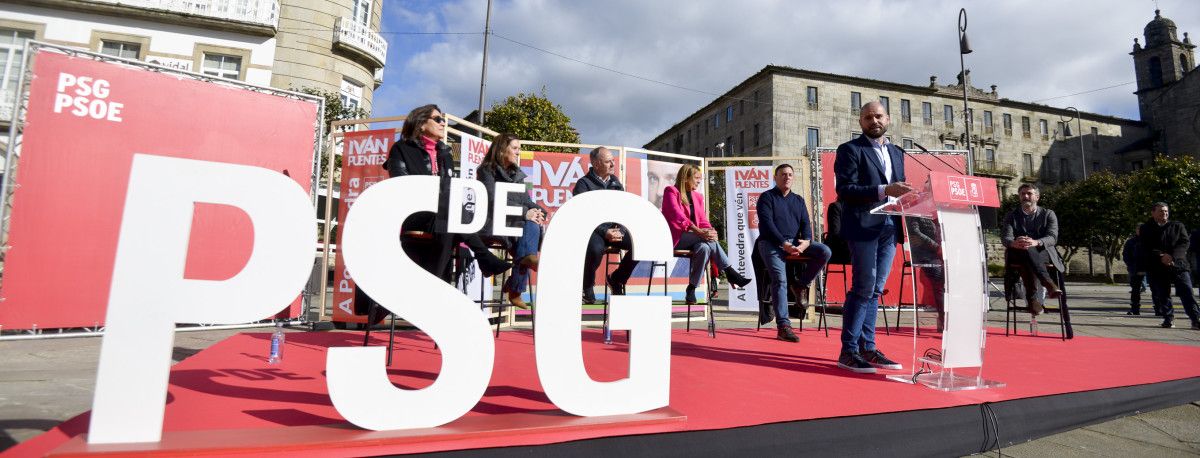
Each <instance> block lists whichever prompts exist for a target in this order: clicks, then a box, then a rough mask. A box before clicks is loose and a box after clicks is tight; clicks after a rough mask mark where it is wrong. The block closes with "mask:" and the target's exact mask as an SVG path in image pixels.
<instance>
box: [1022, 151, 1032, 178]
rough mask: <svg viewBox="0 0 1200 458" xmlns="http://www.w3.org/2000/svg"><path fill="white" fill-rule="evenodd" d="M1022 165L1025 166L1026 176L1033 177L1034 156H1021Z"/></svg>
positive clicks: (1027, 154) (1026, 154)
mask: <svg viewBox="0 0 1200 458" xmlns="http://www.w3.org/2000/svg"><path fill="white" fill-rule="evenodd" d="M1021 160H1022V161H1024V162H1023V163H1022V164H1023V165H1024V166H1025V176H1027V177H1031V176H1033V155H1032V154H1029V153H1025V154H1022V155H1021Z"/></svg>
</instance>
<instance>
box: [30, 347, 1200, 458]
mask: <svg viewBox="0 0 1200 458" xmlns="http://www.w3.org/2000/svg"><path fill="white" fill-rule="evenodd" d="M620 335H621V334H620V333H619V332H618V337H620ZM583 336H584V352H585V361H586V365H587V368H588V372H589V373H590V374H591V375H592V377H593V378H594V379H596V380H601V381H605V380H615V379H618V378H622V377H624V376H625V367H626V363H627V356H628V353H627V350H628V347H627V346H626V345H625V344H624V343H623V339H618V341H619V342H621V343H618V344H615V345H604V344H603V343H601V342H600V334H599V332H598V331H590V330H589V331H584V332H583ZM774 336H775V331H774V329H763V330H762V331H757V332H756V331H755V330H754V329H723V330H721V331H720V332H718V334H717V338H716V339H712V338H709V337H708V336H707V334H706V333H705V332H703V331H692V332H691V333H686V332H683V331H682V330H676V331H674V335H673V344H672V359H671V384H672V387H671V409H673V410H675V411H677V412H678V413H679V414H681V415H683V416H686V419H685V420H682V419H680V417H678V416H672V415H670V414H669V413H663V412H660V413H657V414H651V415H649V416H643V417H639V418H632V417H631V418H628V419H623V420H625V421H624V422H618V423H616V424H613V423H604V422H596V421H592V420H588V419H579V418H577V417H569V416H566V414H564V413H562V412H561V411H559V410H557V409H556V408H555V407H554V406H553V405H552V404H551V403H550V402H549V400H548V399H547V398H546V396H545V395H544V394H543V392H542V389H541V386H540V384H539V382H538V379H537V375H536V374H537V372H536V369H535V367H534V354H533V345H532V336H531V335H530V334H529V333H528V332H505V333H502V334H501V335H500V337H499V339H497V341H496V363H495V372H494V374H493V376H492V381H491V384H490V387H489V388H488V390H487V393H486V394H485V396H484V398H483V399H482V400H481V401H480V402H479V404H478V405H477V406H476V407H475V408H474V410H472V412H471V413H469V414H468V415H467V416H465V417H463V418H460V419H459V420H457V421H455V422H453V423H450V424H449V425H446V426H443V427H442V428H435V431H427V432H432V433H434V435H433V436H427V437H425V438H424V439H419V438H414V437H413V436H412V434H411V433H396V432H370V431H363V430H360V429H358V428H355V427H354V426H352V425H349V424H348V423H346V422H345V420H344V419H342V418H341V417H340V416H339V415H338V414H337V412H336V411H335V410H334V408H333V406H332V405H331V403H330V400H329V397H328V395H327V392H326V388H325V378H324V365H325V354H326V349H327V348H329V347H334V346H356V345H359V344H361V343H362V334H361V333H357V332H325V333H290V334H288V336H287V337H288V339H287V347H286V350H285V352H284V358H285V359H284V362H283V363H282V364H280V365H275V366H272V365H268V364H267V362H266V354H267V350H268V346H269V338H270V335H269V334H265V333H250V334H241V335H237V336H234V337H231V338H229V339H227V340H225V341H223V342H220V343H218V344H216V345H213V346H212V347H210V348H209V349H207V350H204V351H203V352H200V353H199V354H196V355H195V356H192V357H190V358H188V359H186V360H184V361H182V362H180V363H178V364H177V365H175V366H174V367H173V369H172V372H171V379H170V380H171V384H170V388H169V394H168V399H167V403H168V404H167V409H166V419H165V427H164V431H165V432H164V441H163V442H162V443H160V444H159V445H157V446H150V447H144V448H143V449H142V450H143V451H148V452H165V453H167V454H195V453H218V454H233V453H249V454H254V455H272V454H281V455H289V456H296V455H297V454H302V455H306V454H312V455H321V456H330V455H344V456H361V455H378V454H400V453H417V452H435V451H449V450H469V449H484V448H493V447H513V446H533V445H542V444H560V446H562V447H569V446H572V444H575V445H579V444H586V446H590V447H600V448H602V449H603V448H604V447H603V446H601V445H599V444H602V443H603V442H600V443H597V442H595V441H584V442H573V441H580V440H583V439H597V438H611V439H603V440H613V441H619V440H622V439H624V440H626V441H629V442H623V443H621V444H622V445H620V447H623V448H625V449H626V450H624V451H623V453H625V452H629V453H630V454H631V453H633V452H636V451H645V450H652V449H653V448H654V447H667V446H672V445H669V444H672V443H684V442H686V443H688V444H696V443H699V444H700V445H701V446H702V447H700V448H699V449H698V450H706V451H708V452H712V453H716V452H720V453H724V452H734V451H739V450H742V451H745V450H758V451H762V450H764V448H762V447H766V448H770V447H778V446H782V444H784V443H785V442H787V441H790V444H791V445H789V447H792V448H791V450H793V452H795V451H804V450H805V448H804V447H805V446H806V445H805V444H810V443H811V444H814V446H815V444H816V443H817V442H819V441H820V440H822V437H811V436H809V437H794V436H797V435H798V434H790V435H789V434H788V433H787V430H779V429H778V428H780V427H782V426H786V425H792V426H796V427H799V426H805V425H808V426H813V425H825V428H826V430H829V431H834V432H837V431H841V430H842V429H848V428H851V426H847V425H850V424H849V423H837V422H838V421H861V420H862V419H869V418H874V419H875V424H877V426H875V427H872V428H881V429H886V426H887V425H890V427H895V428H899V430H901V431H904V434H912V435H923V436H926V437H930V438H933V439H932V440H931V441H930V442H929V443H930V444H939V443H942V442H945V441H944V440H941V439H937V438H938V437H939V436H938V434H949V432H948V431H950V430H952V429H953V428H951V427H950V426H940V424H941V423H946V424H948V425H956V424H957V423H961V422H960V421H958V420H954V419H953V418H954V417H953V416H942V417H937V416H930V415H934V414H939V413H940V414H942V415H949V414H950V413H953V412H958V413H957V414H956V415H959V416H960V417H962V416H963V415H969V416H970V418H972V419H976V417H979V416H980V414H979V409H978V408H976V406H979V405H988V406H998V407H1003V406H1006V405H1008V406H1023V407H1020V408H1019V409H1016V410H1020V411H1021V412H1026V413H1027V414H1028V415H1031V418H1034V419H1036V420H1037V421H1045V420H1046V419H1045V418H1043V417H1046V416H1047V415H1046V413H1047V409H1050V410H1049V412H1050V413H1055V414H1057V415H1056V416H1058V417H1062V418H1074V419H1077V420H1071V421H1075V422H1079V421H1096V419H1099V418H1102V417H1106V416H1107V417H1112V416H1116V415H1119V414H1123V412H1126V409H1128V410H1133V409H1144V408H1147V407H1148V406H1152V405H1158V404H1162V403H1164V402H1169V398H1172V397H1185V396H1188V395H1191V394H1195V393H1196V392H1197V391H1196V390H1197V389H1200V383H1197V382H1200V378H1198V377H1200V364H1198V363H1200V348H1195V347H1184V346H1174V345H1167V344H1157V343H1150V342H1142V341H1134V340H1122V339H1105V338H1093V337H1076V338H1075V339H1073V340H1069V341H1065V342H1064V341H1061V340H1059V338H1058V337H1057V336H1051V335H1043V336H1041V337H1030V336H1018V337H1004V336H1003V331H1000V334H999V335H997V334H995V333H993V334H992V335H990V336H989V339H988V342H987V343H988V349H987V354H986V363H985V364H986V366H985V370H986V373H985V376H986V377H987V378H989V379H994V380H999V381H1003V382H1005V383H1007V386H1006V387H1004V388H1000V389H992V390H981V391H961V392H952V393H945V392H939V391H934V390H931V389H929V388H926V387H924V386H921V385H907V384H903V383H897V382H892V381H887V380H885V379H884V376H885V375H886V374H887V373H889V372H888V371H882V372H881V373H879V374H874V375H857V374H852V373H850V372H847V371H843V370H839V369H837V368H836V367H835V364H836V355H837V352H838V348H839V341H838V337H837V330H836V329H835V330H833V331H832V332H831V333H830V336H829V337H825V335H824V333H823V332H818V331H814V330H811V329H810V330H806V331H805V332H803V333H802V334H801V341H800V343H798V344H793V343H786V342H782V341H779V340H775V339H774ZM909 336H910V335H898V334H897V333H893V334H892V335H891V336H886V335H883V334H880V336H879V341H880V347H881V350H883V351H885V352H887V353H888V354H889V355H891V356H893V357H894V358H896V359H898V360H901V359H903V360H904V361H902V362H903V363H905V364H906V365H907V363H908V361H907V356H906V355H908V354H909V351H910V349H911V337H909ZM372 338H373V340H374V342H375V343H376V344H379V345H386V338H387V334H386V333H378V334H373V335H372ZM934 345H936V343H935V342H934V341H930V342H929V344H928V345H922V346H921V347H920V348H925V347H929V346H934ZM439 367H440V356H439V354H438V351H437V350H436V349H435V348H434V345H433V343H432V342H431V341H430V340H429V339H428V338H427V337H426V336H425V335H424V334H422V333H419V332H402V333H398V335H397V346H396V352H395V359H394V361H393V364H392V366H391V368H390V369H389V373H390V374H391V376H392V381H393V383H395V384H396V385H397V386H401V387H405V388H420V387H424V386H428V385H429V384H430V383H432V381H433V380H434V378H435V377H436V376H437V372H438V370H439ZM891 373H907V367H906V370H905V371H896V372H891ZM1172 381H1178V382H1172ZM1164 382H1167V383H1164ZM1172 383H1173V384H1172ZM1180 383H1182V384H1183V385H1180ZM1135 386H1137V387H1136V388H1131V389H1130V390H1136V391H1119V390H1111V389H1114V388H1118V387H1135ZM1156 387H1162V389H1157V388H1156ZM1156 389H1157V391H1156ZM1096 390H1107V391H1103V392H1100V391H1096ZM1163 390H1166V391H1163ZM1172 390H1173V391H1172ZM1083 392H1091V393H1107V394H1105V395H1104V396H1101V397H1098V398H1097V397H1086V396H1087V393H1083ZM1065 393H1082V394H1080V395H1079V396H1083V397H1079V396H1077V397H1071V395H1067V396H1054V395H1064V394H1065ZM1172 393H1174V394H1172ZM1180 393H1182V394H1180ZM1048 396H1051V397H1048ZM1031 398H1038V399H1031ZM1020 399H1026V400H1030V402H1028V403H1025V404H1019V403H1011V404H1006V403H1007V402H1008V401H1013V400H1020ZM1195 399H1196V398H1180V399H1177V400H1176V401H1177V402H1176V403H1185V402H1189V401H1193V400H1195ZM1139 400H1142V401H1139ZM1139 402H1140V403H1139ZM1156 403H1157V404H1156ZM964 406H967V407H972V408H974V409H975V410H973V411H968V410H954V408H957V407H964ZM1036 406H1040V407H1036ZM379 408H381V409H402V408H404V407H403V406H385V405H380V406H379ZM1039 409H1040V410H1039ZM997 410H1000V411H1002V412H1001V415H1000V418H1001V419H1004V418H1007V419H1008V420H1007V421H1011V422H1012V423H1013V424H1019V423H1023V422H1024V423H1028V422H1026V421H1024V420H1020V418H1021V417H1019V416H1014V415H1016V414H1015V413H1014V412H1015V411H1016V410H1013V408H1010V409H1009V410H1008V411H1003V410H1004V409H1001V408H998V409H997ZM1030 412H1041V413H1030ZM887 414H905V415H908V416H904V417H899V416H896V417H889V416H887ZM656 415H657V416H656ZM921 415H925V416H924V417H922V416H921ZM546 417H562V418H561V420H562V421H560V424H559V426H555V427H534V428H533V429H520V428H521V426H520V425H522V424H525V423H523V422H526V421H527V420H530V419H534V420H537V419H538V418H542V419H544V418H546ZM848 417H852V418H848ZM821 419H825V420H821ZM1089 419H1090V420H1089ZM593 420H594V419H593ZM881 420H882V422H881ZM984 421H985V423H986V422H987V420H984ZM995 421H997V422H999V421H1000V420H995ZM1071 421H1067V422H1066V423H1063V424H1062V425H1059V427H1060V429H1061V427H1062V426H1064V425H1068V424H1070V423H1071ZM897 422H903V424H896V423H897ZM505 423H508V424H509V426H511V427H510V428H508V429H506V430H498V431H492V432H490V433H488V432H479V431H478V429H479V425H489V424H496V425H503V424H505ZM537 423H538V422H537V421H534V422H533V423H531V424H537ZM543 423H544V422H543ZM1085 424H1086V423H1085ZM757 425H767V426H757ZM781 425H782V426H781ZM869 425H870V423H869V422H868V423H863V424H861V425H860V426H859V427H867V426H869ZM878 425H885V426H878ZM1005 426H1006V431H1002V432H1008V433H1009V435H1006V436H1004V438H1005V439H1007V440H1010V441H1011V440H1013V439H1014V438H1015V437H1017V434H1016V431H1017V430H1018V429H1019V428H1016V427H1014V426H1012V425H1009V424H1006V425H1005ZM831 427H832V428H835V429H832V430H830V429H829V428H831ZM976 427H977V426H970V428H971V429H975V428H976ZM1048 427H1053V426H1048ZM484 428H485V429H486V428H487V427H486V426H484ZM730 428H739V429H738V430H737V431H739V434H740V435H733V436H728V435H720V433H723V432H726V431H718V430H728V429H730ZM755 428H760V429H755ZM86 429H87V414H83V415H80V416H79V417H76V418H74V419H71V420H69V421H67V422H64V423H63V424H61V425H60V426H58V427H57V428H55V429H53V430H51V431H49V432H47V433H45V434H43V435H41V436H39V437H37V438H34V439H32V440H30V441H27V442H25V443H22V444H20V445H18V446H16V447H14V448H12V449H10V450H9V451H8V453H10V454H13V455H22V456H26V455H44V454H51V455H63V456H66V455H72V454H77V453H88V452H105V451H115V450H116V449H123V450H124V451H125V452H130V451H135V452H136V451H137V450H129V448H128V447H93V448H88V447H87V446H86V444H85V441H84V437H85V433H86ZM702 431H707V432H708V433H707V434H709V435H708V436H705V435H704V434H705V433H699V432H702ZM794 431H800V430H793V432H794ZM858 431H859V434H862V433H863V431H862V430H858ZM869 431H872V432H873V433H874V431H875V429H870V430H869ZM693 432H696V433H695V435H693V436H688V434H692V433H693ZM728 432H732V431H728ZM1002 432H998V434H1000V433H1002ZM1049 432H1052V431H1046V433H1047V434H1048V433H1049ZM660 433H673V434H660ZM648 434H649V435H652V436H637V435H648ZM776 434H783V435H788V436H789V437H788V438H787V439H786V440H782V439H780V440H776V439H774V436H775V435H776ZM880 434H883V432H882V430H880ZM822 435H823V436H831V437H834V436H839V435H838V434H832V433H831V434H824V433H822ZM841 435H843V436H844V435H845V433H841ZM637 437H641V438H642V440H645V438H647V437H649V438H655V439H654V441H651V442H642V443H638V442H636V441H635V440H634V438H637ZM738 437H741V438H743V439H742V440H740V441H739V439H737V438H738ZM848 437H852V436H848ZM672 438H674V439H672ZM749 438H759V439H754V440H760V439H761V440H763V441H767V442H769V443H767V442H764V443H763V444H761V445H762V447H760V448H757V449H755V447H754V446H755V445H756V444H754V443H753V440H750V439H749ZM684 439H686V441H684ZM826 439H830V437H826ZM831 440H832V439H831ZM705 441H711V442H712V443H710V444H707V445H705V444H704V442H705ZM976 441H977V440H976ZM614 444H616V442H614ZM826 445H828V444H826ZM859 445H860V448H859V450H872V449H870V448H866V449H864V448H861V447H862V444H859ZM580 446H581V447H583V445H580ZM793 446H794V447H793ZM639 447H640V448H639ZM647 447H648V448H647ZM795 447H799V448H795ZM817 449H820V447H818V448H817ZM505 450H508V451H512V449H495V448H493V449H491V450H488V451H487V452H488V453H491V454H495V453H497V452H502V451H505ZM550 450H556V451H558V452H563V451H566V450H569V449H562V450H558V449H550ZM550 450H547V451H548V452H549V451H550ZM579 450H584V451H586V449H579ZM610 450H612V449H611V448H610ZM630 450H632V451H630ZM809 450H813V449H809ZM918 450H923V451H924V452H925V453H930V452H933V451H934V450H932V449H929V448H925V449H918ZM576 451H578V450H576ZM676 451H679V450H676ZM880 451H882V450H880ZM968 453H969V451H968ZM584 454H587V453H584ZM900 454H901V455H903V454H905V453H900ZM960 454H961V453H960Z"/></svg>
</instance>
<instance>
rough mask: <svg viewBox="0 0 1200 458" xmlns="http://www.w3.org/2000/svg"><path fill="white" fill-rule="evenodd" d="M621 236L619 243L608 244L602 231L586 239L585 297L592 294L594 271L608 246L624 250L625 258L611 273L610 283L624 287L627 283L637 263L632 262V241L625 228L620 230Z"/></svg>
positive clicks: (601, 260)
mask: <svg viewBox="0 0 1200 458" xmlns="http://www.w3.org/2000/svg"><path fill="white" fill-rule="evenodd" d="M621 234H623V235H624V236H625V238H623V239H621V241H620V242H615V243H608V242H606V241H605V240H604V231H600V232H592V238H591V239H588V246H587V254H585V255H584V258H583V291H584V295H585V296H588V297H591V296H592V294H593V293H592V288H594V287H595V286H596V269H599V268H600V263H601V262H603V261H604V250H605V249H607V248H608V247H609V246H613V247H616V248H620V249H622V250H625V256H623V257H621V264H620V265H618V266H617V270H615V271H613V273H612V276H611V279H612V282H613V283H617V284H621V285H624V284H625V282H627V281H629V276H630V275H633V268H634V267H637V261H634V260H633V240H632V239H630V238H629V232H628V231H626V230H625V228H621Z"/></svg>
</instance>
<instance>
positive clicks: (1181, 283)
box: [1147, 269, 1200, 323]
mask: <svg viewBox="0 0 1200 458" xmlns="http://www.w3.org/2000/svg"><path fill="white" fill-rule="evenodd" d="M1147 273H1148V274H1149V275H1150V297H1151V298H1152V299H1153V300H1154V306H1155V307H1157V308H1159V309H1161V310H1162V312H1163V321H1167V322H1170V321H1172V320H1174V319H1175V310H1174V309H1175V307H1174V306H1172V305H1171V286H1175V294H1176V295H1178V296H1179V302H1182V303H1183V311H1184V313H1187V317H1188V318H1189V319H1191V321H1192V322H1193V323H1196V322H1197V321H1200V310H1197V308H1196V296H1194V295H1193V294H1192V276H1191V274H1190V273H1189V272H1188V271H1186V270H1177V271H1168V270H1165V269H1151V270H1150V272H1147Z"/></svg>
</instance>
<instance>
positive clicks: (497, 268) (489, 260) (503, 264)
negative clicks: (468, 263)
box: [476, 252, 512, 277]
mask: <svg viewBox="0 0 1200 458" xmlns="http://www.w3.org/2000/svg"><path fill="white" fill-rule="evenodd" d="M476 260H477V261H479V271H480V272H483V276H485V277H491V276H494V275H496V274H498V273H501V272H504V271H506V270H508V269H511V268H512V263H511V262H508V261H505V260H503V259H500V258H498V257H496V255H494V254H492V253H490V252H489V253H488V254H486V255H482V256H479V257H478V258H476Z"/></svg>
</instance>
